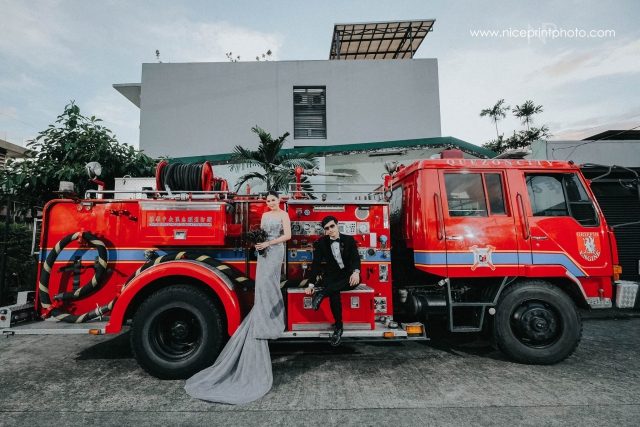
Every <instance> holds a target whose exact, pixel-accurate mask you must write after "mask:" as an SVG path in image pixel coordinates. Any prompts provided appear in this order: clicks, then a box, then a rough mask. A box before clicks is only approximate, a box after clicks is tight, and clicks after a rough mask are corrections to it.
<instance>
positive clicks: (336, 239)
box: [329, 237, 340, 243]
mask: <svg viewBox="0 0 640 427" xmlns="http://www.w3.org/2000/svg"><path fill="white" fill-rule="evenodd" d="M329 240H331V243H333V242H338V243H340V237H338V238H335V239H332V238H331V237H329Z"/></svg>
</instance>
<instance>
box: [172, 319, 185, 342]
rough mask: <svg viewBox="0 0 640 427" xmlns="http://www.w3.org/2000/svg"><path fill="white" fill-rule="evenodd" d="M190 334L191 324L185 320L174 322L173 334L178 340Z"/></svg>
mask: <svg viewBox="0 0 640 427" xmlns="http://www.w3.org/2000/svg"><path fill="white" fill-rule="evenodd" d="M188 335H189V325H187V323H186V322H184V321H181V320H179V321H177V322H174V323H173V325H172V326H171V336H172V337H173V338H175V339H177V340H183V339H185V338H186V337H187V336H188Z"/></svg>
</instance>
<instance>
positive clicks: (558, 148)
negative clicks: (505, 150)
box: [529, 140, 640, 168]
mask: <svg viewBox="0 0 640 427" xmlns="http://www.w3.org/2000/svg"><path fill="white" fill-rule="evenodd" d="M529 157H530V158H532V159H547V160H572V161H574V162H575V163H578V164H584V163H596V164H601V165H618V166H626V167H634V168H637V167H640V141H633V140H631V141H616V140H602V141H535V142H534V143H533V144H532V145H531V155H530V156H529Z"/></svg>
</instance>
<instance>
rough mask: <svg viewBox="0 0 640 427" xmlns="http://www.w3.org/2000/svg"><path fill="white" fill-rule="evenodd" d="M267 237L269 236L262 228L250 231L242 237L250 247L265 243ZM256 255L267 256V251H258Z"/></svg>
mask: <svg viewBox="0 0 640 427" xmlns="http://www.w3.org/2000/svg"><path fill="white" fill-rule="evenodd" d="M268 237H269V236H268V235H267V232H266V231H264V230H263V229H262V228H254V229H251V230H249V231H248V232H247V233H246V234H245V235H244V238H245V240H246V241H248V242H249V243H251V244H252V245H255V244H256V243H262V242H266V241H267V238H268ZM258 253H259V254H260V255H262V256H266V255H267V251H266V250H265V249H262V250H259V251H258Z"/></svg>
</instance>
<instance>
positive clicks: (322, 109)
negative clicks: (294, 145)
mask: <svg viewBox="0 0 640 427" xmlns="http://www.w3.org/2000/svg"><path fill="white" fill-rule="evenodd" d="M293 138H294V139H327V88H326V87H325V86H308V87H294V88H293Z"/></svg>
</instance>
